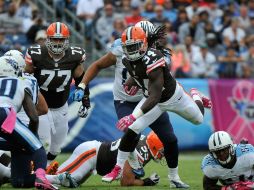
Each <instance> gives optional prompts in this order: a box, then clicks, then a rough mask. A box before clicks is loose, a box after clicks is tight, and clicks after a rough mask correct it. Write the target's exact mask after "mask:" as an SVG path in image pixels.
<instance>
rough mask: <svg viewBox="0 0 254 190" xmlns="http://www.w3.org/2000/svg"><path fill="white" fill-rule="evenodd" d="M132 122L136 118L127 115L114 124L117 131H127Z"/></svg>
mask: <svg viewBox="0 0 254 190" xmlns="http://www.w3.org/2000/svg"><path fill="white" fill-rule="evenodd" d="M134 121H136V118H135V117H134V116H133V115H132V114H130V115H127V116H125V117H123V118H121V119H120V120H119V121H118V122H117V124H116V127H117V129H119V130H120V131H126V130H127V129H128V127H129V126H130V125H131V124H132V123H134Z"/></svg>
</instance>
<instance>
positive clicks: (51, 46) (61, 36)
mask: <svg viewBox="0 0 254 190" xmlns="http://www.w3.org/2000/svg"><path fill="white" fill-rule="evenodd" d="M69 37H70V31H69V28H68V26H67V25H65V24H64V23H61V22H54V23H52V24H50V25H49V27H48V29H47V40H46V46H47V48H48V50H49V51H50V52H52V53H53V54H61V53H63V52H64V51H65V50H66V49H67V48H68V47H69Z"/></svg>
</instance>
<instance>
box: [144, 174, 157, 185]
mask: <svg viewBox="0 0 254 190" xmlns="http://www.w3.org/2000/svg"><path fill="white" fill-rule="evenodd" d="M143 181H144V186H154V185H156V184H158V183H159V181H160V176H159V175H158V174H157V173H153V174H152V175H150V177H148V178H145V179H144V180H143Z"/></svg>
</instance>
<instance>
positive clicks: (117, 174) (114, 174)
mask: <svg viewBox="0 0 254 190" xmlns="http://www.w3.org/2000/svg"><path fill="white" fill-rule="evenodd" d="M121 176H122V169H121V167H120V166H118V165H115V167H114V169H113V170H112V171H111V172H110V173H108V174H107V175H105V176H103V177H102V181H104V182H108V183H111V182H112V181H114V180H118V179H120V178H121Z"/></svg>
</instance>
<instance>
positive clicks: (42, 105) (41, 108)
mask: <svg viewBox="0 0 254 190" xmlns="http://www.w3.org/2000/svg"><path fill="white" fill-rule="evenodd" d="M36 110H37V112H38V116H40V115H45V114H47V113H48V104H47V102H46V100H45V98H44V97H43V95H42V94H41V93H40V92H39V93H38V104H37V105H36Z"/></svg>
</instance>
